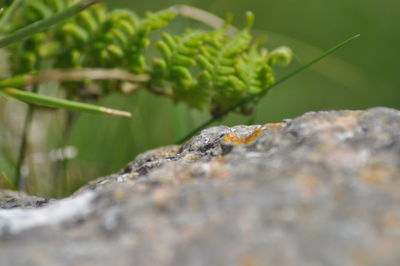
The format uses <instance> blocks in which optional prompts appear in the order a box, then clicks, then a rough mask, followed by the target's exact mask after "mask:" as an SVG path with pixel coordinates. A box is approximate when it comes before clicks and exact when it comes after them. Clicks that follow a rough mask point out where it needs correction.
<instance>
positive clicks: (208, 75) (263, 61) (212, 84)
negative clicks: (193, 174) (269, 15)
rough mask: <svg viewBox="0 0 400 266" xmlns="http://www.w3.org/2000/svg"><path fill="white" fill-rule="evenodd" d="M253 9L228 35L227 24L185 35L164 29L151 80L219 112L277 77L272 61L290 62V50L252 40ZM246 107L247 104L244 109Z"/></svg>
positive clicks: (178, 96) (176, 96)
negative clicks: (244, 22) (274, 48)
mask: <svg viewBox="0 0 400 266" xmlns="http://www.w3.org/2000/svg"><path fill="white" fill-rule="evenodd" d="M253 19H254V17H253V14H252V13H250V12H248V13H247V23H246V25H245V27H244V28H243V29H242V30H241V31H239V32H238V33H236V34H235V35H234V36H229V34H228V30H227V26H228V24H227V25H225V27H223V28H222V29H218V30H214V31H211V32H204V31H198V30H187V31H186V32H185V33H184V34H182V35H181V36H171V35H169V34H166V33H165V34H163V35H162V36H161V37H162V40H161V41H159V42H157V47H158V49H159V50H160V52H161V55H162V58H156V59H154V60H153V68H154V72H153V77H152V79H151V80H152V82H153V84H154V86H156V87H167V88H168V87H172V90H173V94H172V97H173V98H174V99H175V100H176V101H184V102H186V103H187V104H188V105H189V106H191V107H194V108H197V109H204V108H207V107H210V106H211V111H212V113H213V114H214V115H215V116H218V114H219V113H220V112H223V111H224V110H226V109H227V108H229V107H230V106H231V105H232V104H235V103H237V102H239V101H241V100H243V99H244V98H246V97H247V96H248V95H251V94H257V93H259V92H260V91H261V89H262V88H264V87H266V86H268V85H270V84H272V83H273V82H274V78H273V73H272V67H271V66H272V65H275V64H277V63H280V64H281V65H283V64H282V63H289V61H290V59H291V51H290V49H289V48H286V47H282V48H279V49H278V50H275V51H273V52H271V53H270V54H269V53H268V51H267V50H266V49H265V48H260V44H261V43H260V42H256V43H252V37H251V35H250V28H251V26H252V22H253ZM246 110H247V108H246V107H243V108H242V113H245V112H246Z"/></svg>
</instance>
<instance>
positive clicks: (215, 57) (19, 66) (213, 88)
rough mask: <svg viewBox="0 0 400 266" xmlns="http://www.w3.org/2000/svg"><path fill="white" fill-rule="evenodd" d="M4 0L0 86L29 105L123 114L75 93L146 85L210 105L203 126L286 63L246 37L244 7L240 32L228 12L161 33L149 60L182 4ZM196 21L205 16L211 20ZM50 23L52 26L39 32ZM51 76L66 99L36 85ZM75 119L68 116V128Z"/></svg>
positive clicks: (256, 92) (258, 91) (286, 52)
mask: <svg viewBox="0 0 400 266" xmlns="http://www.w3.org/2000/svg"><path fill="white" fill-rule="evenodd" d="M3 2H4V4H5V6H6V7H9V8H8V9H6V12H4V14H3V16H2V18H0V32H1V33H3V34H5V35H7V34H9V35H8V36H6V37H5V38H3V39H0V48H1V47H3V46H6V45H7V47H6V48H7V50H8V51H9V52H10V58H9V61H10V72H11V76H10V77H8V78H7V79H4V80H1V81H0V94H2V95H4V96H7V97H12V98H14V99H18V100H22V101H24V102H27V103H29V104H34V105H42V106H47V107H56V108H66V109H69V110H73V111H83V112H95V113H105V114H113V115H124V116H129V114H128V113H126V112H123V111H119V110H113V109H109V108H104V107H98V106H94V105H92V104H88V103H80V102H77V100H78V101H89V100H93V99H98V98H100V97H103V96H105V95H108V94H110V93H113V92H120V93H124V94H126V93H132V92H136V91H137V90H139V89H145V90H147V91H150V92H151V93H155V94H158V95H163V96H166V97H169V98H171V99H173V100H174V101H175V102H184V103H186V104H187V105H188V106H189V107H192V108H195V109H199V110H209V111H210V112H211V113H212V115H213V119H212V120H210V121H208V122H207V123H205V124H204V125H202V127H201V128H203V127H204V126H206V125H209V124H211V123H212V122H214V121H215V120H216V119H219V118H221V117H222V116H224V115H226V114H227V113H229V112H232V111H237V112H239V113H242V114H249V113H250V112H251V108H252V106H253V105H254V103H255V102H257V101H258V100H259V99H260V97H262V96H263V95H264V94H265V93H266V92H267V91H268V90H269V89H270V88H271V87H272V86H274V85H275V84H278V83H280V82H281V81H283V80H284V79H281V80H279V81H278V82H275V78H274V75H273V69H272V67H273V66H274V65H282V66H285V65H287V64H288V63H289V62H290V60H291V56H292V52H291V50H290V49H289V48H287V47H280V48H277V49H275V50H273V51H271V52H269V51H268V50H267V49H265V48H264V47H263V46H262V44H263V42H262V41H261V40H254V39H253V38H252V36H251V26H252V24H253V20H254V16H253V15H252V13H250V12H248V13H247V14H246V23H245V25H244V27H243V28H242V29H241V30H236V28H234V27H233V26H232V25H231V23H230V21H229V19H227V20H226V21H225V22H223V23H222V24H221V23H219V24H221V25H219V26H217V27H213V28H211V29H186V30H185V31H184V32H183V33H182V34H170V33H167V32H165V31H163V32H162V33H161V38H160V39H159V40H157V41H155V42H154V43H155V46H156V47H157V48H158V50H159V56H155V57H153V59H151V60H150V59H149V55H148V54H149V52H148V50H149V47H150V46H151V44H152V43H153V40H154V39H157V37H154V33H157V32H156V31H157V30H159V29H161V28H163V27H166V26H167V25H168V24H169V23H170V22H171V21H172V20H173V19H174V18H175V17H176V15H177V14H183V13H184V12H181V11H182V6H181V7H172V8H169V9H166V10H161V11H159V12H156V13H148V14H147V15H146V16H145V17H144V18H139V17H138V16H137V15H136V14H135V13H133V12H132V11H129V10H114V11H108V10H107V9H106V7H105V6H104V5H103V4H99V5H95V6H92V5H93V4H96V3H97V2H99V1H95V0H92V1H80V2H78V1H73V0H36V1H14V2H13V3H12V4H10V3H9V1H3ZM89 7H90V8H89ZM185 8H190V7H185ZM85 9H86V10H85ZM82 10H84V11H82ZM200 12H202V11H200ZM73 15H74V16H73ZM183 15H184V14H183ZM208 15H210V14H208ZM211 16H212V15H211ZM194 18H195V19H199V17H194ZM213 18H214V17H213ZM200 20H201V21H202V22H205V24H208V21H207V19H205V20H203V19H201V18H200ZM219 22H220V21H219ZM52 24H56V25H55V26H53V27H52V28H49V29H47V30H46V31H45V32H40V31H42V30H43V29H44V28H45V27H48V26H50V25H52ZM16 41H17V42H16ZM340 46H341V45H340ZM337 48H338V47H336V48H335V49H337ZM331 52H333V50H331V51H329V53H331ZM329 53H327V54H329ZM327 54H325V55H323V56H322V57H324V56H326V55H327ZM322 57H321V58H322ZM318 60H320V58H318V59H316V60H315V61H314V62H311V63H310V64H313V63H315V62H316V61H318ZM310 64H308V65H306V66H305V67H304V68H306V67H308V66H309V65H310ZM304 68H302V69H304ZM302 69H299V71H301V70H302ZM299 71H298V72H299ZM296 73H297V72H296ZM49 81H58V82H59V83H60V87H61V88H62V89H63V92H64V95H65V97H66V98H67V99H66V100H63V99H57V98H54V97H49V96H44V95H40V94H37V93H36V92H37V88H38V86H39V84H41V83H44V82H49ZM24 88H33V91H32V92H29V91H26V90H21V89H24ZM33 110H34V109H33V107H31V108H30V109H29V111H28V114H27V119H26V122H25V129H24V132H25V133H24V134H23V139H22V144H21V150H20V159H19V160H18V161H19V163H18V165H17V169H18V171H17V174H16V180H15V182H16V184H17V186H18V184H19V183H20V181H19V179H20V177H19V174H20V170H19V169H20V167H21V166H22V164H23V158H24V153H25V146H26V140H25V139H26V135H27V133H28V131H29V124H30V121H31V119H32V114H33ZM71 121H73V118H72V116H71V114H69V116H68V117H67V119H66V124H67V125H68V126H67V127H69V126H70V125H71ZM67 129H68V128H67ZM192 134H193V133H191V135H192ZM24 143H25V144H24Z"/></svg>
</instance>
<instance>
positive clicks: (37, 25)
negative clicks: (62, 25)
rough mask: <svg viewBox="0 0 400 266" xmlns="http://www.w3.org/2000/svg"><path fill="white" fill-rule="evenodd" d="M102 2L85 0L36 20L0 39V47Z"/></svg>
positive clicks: (99, 0)
mask: <svg viewBox="0 0 400 266" xmlns="http://www.w3.org/2000/svg"><path fill="white" fill-rule="evenodd" d="M99 2H101V0H83V1H80V2H78V3H76V4H74V5H72V6H70V7H69V8H67V9H65V10H63V11H61V12H59V13H57V14H54V15H53V16H51V17H49V18H46V19H42V20H40V21H37V22H34V23H32V24H30V25H28V26H26V27H23V28H22V29H20V30H17V31H15V32H14V33H12V34H10V35H8V36H6V37H4V38H3V39H1V40H0V48H2V47H4V46H6V45H9V44H11V43H14V42H17V41H20V40H22V39H25V38H27V37H29V36H31V35H33V34H35V33H38V32H40V31H42V30H44V29H46V28H48V27H50V26H52V25H54V24H57V23H59V22H62V21H64V20H66V19H67V18H69V17H72V16H74V15H76V14H78V13H79V12H81V11H82V10H84V9H86V8H88V7H90V6H92V5H94V4H96V3H99Z"/></svg>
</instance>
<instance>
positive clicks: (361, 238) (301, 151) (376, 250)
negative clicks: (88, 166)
mask: <svg viewBox="0 0 400 266" xmlns="http://www.w3.org/2000/svg"><path fill="white" fill-rule="evenodd" d="M15 201H18V200H15ZM1 204H3V202H2V201H0V205H1ZM19 205H22V206H24V205H25V204H19ZM7 206H8V205H6V207H7ZM0 264H1V265H143V266H147V265H148V266H153V265H171V266H172V265H178V266H179V265H182V266H183V265H184V266H188V265H193V266H197V265H199V266H200V265H240V266H256V265H274V266H291V265H296V266H314V265H315V266H319V265H328V266H330V265H332V266H333V265H338V266H339V265H340V266H347V265H371V266H372V265H382V266H390V265H393V266H398V265H400V112H399V111H397V110H393V109H387V108H374V109H370V110H367V111H331V112H315V113H307V114H305V115H303V116H301V117H299V118H296V119H293V120H286V121H283V122H282V123H277V124H267V125H259V126H237V127H233V128H228V127H223V126H220V127H214V128H210V129H207V130H204V131H203V132H201V133H200V134H199V135H198V136H196V137H194V138H192V139H191V140H190V141H189V142H188V143H186V144H185V145H182V146H170V147H164V148H161V149H157V150H153V151H149V152H147V153H144V154H142V155H140V156H138V157H137V158H136V160H134V161H133V162H132V163H130V164H129V165H128V166H127V167H126V168H125V169H123V170H122V171H121V172H120V173H119V174H115V175H111V176H108V177H103V178H100V179H98V180H95V181H94V182H92V183H91V184H89V185H88V186H86V187H84V188H82V189H81V190H80V191H78V192H77V193H76V194H75V195H74V196H72V197H70V198H67V199H63V200H59V201H55V202H51V203H48V204H47V205H46V206H42V207H38V208H33V209H32V208H30V209H25V208H23V207H19V208H13V209H4V210H1V209H0Z"/></svg>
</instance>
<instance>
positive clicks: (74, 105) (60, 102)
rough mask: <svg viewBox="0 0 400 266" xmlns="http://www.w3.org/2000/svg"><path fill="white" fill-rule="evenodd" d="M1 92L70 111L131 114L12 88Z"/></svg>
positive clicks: (127, 115)
mask: <svg viewBox="0 0 400 266" xmlns="http://www.w3.org/2000/svg"><path fill="white" fill-rule="evenodd" d="M1 92H2V93H4V94H5V95H7V96H10V97H11V98H14V99H17V100H20V101H23V102H26V103H30V104H35V105H41V106H46V107H55V108H64V109H67V110H71V111H79V112H86V113H94V114H107V115H117V116H126V117H130V116H131V113H129V112H125V111H120V110H115V109H111V108H107V107H102V106H97V105H93V104H87V103H80V102H75V101H69V100H64V99H59V98H55V97H50V96H44V95H40V94H37V93H33V92H27V91H22V90H18V89H13V88H7V89H3V90H1Z"/></svg>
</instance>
